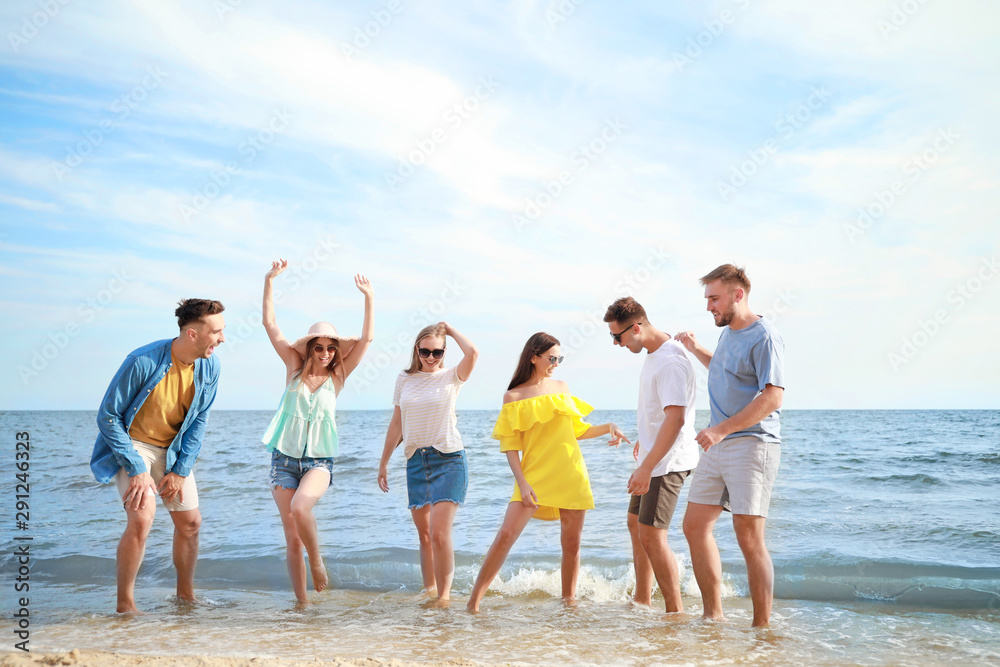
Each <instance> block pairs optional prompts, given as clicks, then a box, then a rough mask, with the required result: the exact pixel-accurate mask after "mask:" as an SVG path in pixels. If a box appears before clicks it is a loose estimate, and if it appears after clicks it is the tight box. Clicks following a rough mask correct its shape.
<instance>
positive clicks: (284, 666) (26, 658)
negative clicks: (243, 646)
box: [0, 649, 489, 667]
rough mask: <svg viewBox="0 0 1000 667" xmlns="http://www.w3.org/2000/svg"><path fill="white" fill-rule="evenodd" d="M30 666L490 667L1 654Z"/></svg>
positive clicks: (4, 666)
mask: <svg viewBox="0 0 1000 667" xmlns="http://www.w3.org/2000/svg"><path fill="white" fill-rule="evenodd" d="M30 665H87V666H88V667H91V666H93V667H261V666H262V665H269V666H270V665H275V666H277V667H317V666H320V667H438V666H448V667H489V665H487V664H486V663H482V662H475V661H473V660H465V659H456V660H448V661H445V662H409V661H406V660H398V659H396V658H391V659H389V660H382V659H379V658H347V657H334V658H330V659H327V660H319V659H313V660H299V659H293V658H276V657H272V656H264V657H260V656H258V657H235V656H213V655H146V654H139V653H118V652H111V651H101V650H97V649H93V650H91V649H83V650H81V649H73V650H72V651H66V652H62V653H60V652H51V653H50V652H44V653H35V652H29V653H22V652H19V651H0V667H29V666H30Z"/></svg>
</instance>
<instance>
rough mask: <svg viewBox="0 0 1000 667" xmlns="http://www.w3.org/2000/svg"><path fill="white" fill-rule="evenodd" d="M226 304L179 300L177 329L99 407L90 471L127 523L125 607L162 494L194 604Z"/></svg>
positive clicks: (127, 367)
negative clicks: (206, 441)
mask: <svg viewBox="0 0 1000 667" xmlns="http://www.w3.org/2000/svg"><path fill="white" fill-rule="evenodd" d="M223 310H224V308H223V306H222V304H221V303H219V302H218V301H211V300H208V299H187V300H185V301H181V302H180V305H179V306H178V307H177V310H176V311H175V312H174V314H175V315H176V316H177V324H178V326H179V327H180V334H179V335H178V336H177V338H174V339H167V340H161V341H157V342H155V343H150V344H149V345H144V346H143V347H140V348H139V349H137V350H135V351H133V352H132V353H131V354H129V355H128V357H127V358H126V359H125V362H124V363H123V364H122V365H121V368H119V369H118V372H117V373H116V374H115V377H114V379H113V380H111V385H110V386H109V387H108V391H107V393H105V395H104V400H103V401H102V402H101V407H100V409H99V410H98V411H97V428H98V430H99V431H100V432H99V433H98V435H97V441H96V442H95V443H94V453H93V455H92V456H91V459H90V469H91V470H92V471H93V473H94V477H96V478H97V481H98V482H101V483H102V484H106V483H108V482H111V481H112V480H114V481H115V482H116V484H117V486H118V492H119V494H120V495H121V497H122V501H123V504H124V507H125V513H126V515H127V517H128V524H127V525H126V527H125V533H124V534H123V535H122V539H121V541H120V542H119V543H118V558H117V579H118V611H119V612H132V611H138V608H137V607H136V604H135V577H136V574H137V573H138V571H139V565H141V564H142V557H143V554H144V553H145V550H146V538H147V537H148V536H149V530H150V528H151V527H152V525H153V516H154V515H155V513H156V500H155V498H154V495H155V494H156V493H159V494H160V497H161V498H162V499H163V504H164V506H166V508H167V509H168V510H169V511H170V518H171V519H172V520H173V522H174V544H173V557H174V567H175V568H177V597H178V598H179V599H181V600H187V601H194V600H195V597H194V568H195V563H196V562H197V560H198V530H199V528H200V527H201V512H200V511H199V510H198V490H197V487H196V486H195V481H194V474H193V471H192V468H193V467H194V463H195V461H196V460H197V459H198V453H199V452H200V451H201V442H202V437H203V435H204V433H205V423H206V421H207V420H208V411H209V409H210V408H211V407H212V403H213V401H215V392H216V389H217V387H218V383H219V362H218V359H217V358H215V357H212V353H213V352H214V351H215V348H216V347H218V346H219V345H220V344H221V343H223V342H225V340H226V338H225V336H224V335H223V333H222V330H223V329H224V328H225V326H226V323H225V320H224V319H223V317H222V311H223Z"/></svg>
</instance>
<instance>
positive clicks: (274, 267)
mask: <svg viewBox="0 0 1000 667" xmlns="http://www.w3.org/2000/svg"><path fill="white" fill-rule="evenodd" d="M287 268H288V260H287V259H282V260H279V261H277V262H271V270H270V271H268V272H267V274H266V275H265V276H264V303H263V305H262V306H261V311H262V313H263V315H262V317H261V319H262V321H263V324H264V331H266V332H267V337H268V338H269V339H270V340H271V346H272V347H273V348H274V351H275V352H277V353H278V356H279V357H281V360H282V361H283V362H285V370H287V371H288V372H289V373H291V372H292V371H294V370H297V369H298V367H299V366H301V365H302V357H300V356H299V353H298V352H296V351H295V350H293V349H292V345H291V343H289V342H288V340H286V339H285V334H283V333H281V329H280V328H278V322H277V320H276V319H275V317H274V279H275V277H277V276H278V275H280V274H281V272H282V271H284V270H285V269H287Z"/></svg>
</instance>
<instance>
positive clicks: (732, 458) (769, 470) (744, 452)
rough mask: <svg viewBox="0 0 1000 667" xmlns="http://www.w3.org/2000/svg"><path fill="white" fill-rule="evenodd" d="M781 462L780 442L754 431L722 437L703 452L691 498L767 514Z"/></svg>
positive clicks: (735, 511) (739, 511)
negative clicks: (764, 438) (736, 435)
mask: <svg viewBox="0 0 1000 667" xmlns="http://www.w3.org/2000/svg"><path fill="white" fill-rule="evenodd" d="M780 462H781V443H780V442H764V441H763V440H761V439H760V438H758V437H756V436H752V435H744V436H738V437H736V438H729V439H727V440H722V441H721V442H719V443H717V444H714V445H712V446H711V447H709V448H708V451H707V452H702V453H701V460H699V461H698V467H697V468H695V469H694V473H693V474H692V475H691V484H690V486H689V487H688V502H689V503H698V504H701V505H721V506H722V507H723V508H724V509H726V510H729V511H730V512H732V513H733V514H751V515H754V516H763V517H766V516H767V508H768V505H770V504H771V488H772V487H773V486H774V478H775V477H777V475H778V464H779V463H780Z"/></svg>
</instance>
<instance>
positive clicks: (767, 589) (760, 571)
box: [733, 514, 774, 628]
mask: <svg viewBox="0 0 1000 667" xmlns="http://www.w3.org/2000/svg"><path fill="white" fill-rule="evenodd" d="M766 522H767V519H766V518H765V517H762V516H753V515H750V514H734V515H733V528H734V529H736V541H737V542H739V544H740V550H741V551H743V559H744V560H745V561H746V563H747V579H748V580H749V583H750V599H751V600H752V601H753V627H755V628H759V627H762V626H765V625H768V624H769V623H770V622H771V602H772V600H773V599H774V566H773V565H772V564H771V554H769V553H768V552H767V545H766V544H765V543H764V528H765V526H766Z"/></svg>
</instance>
